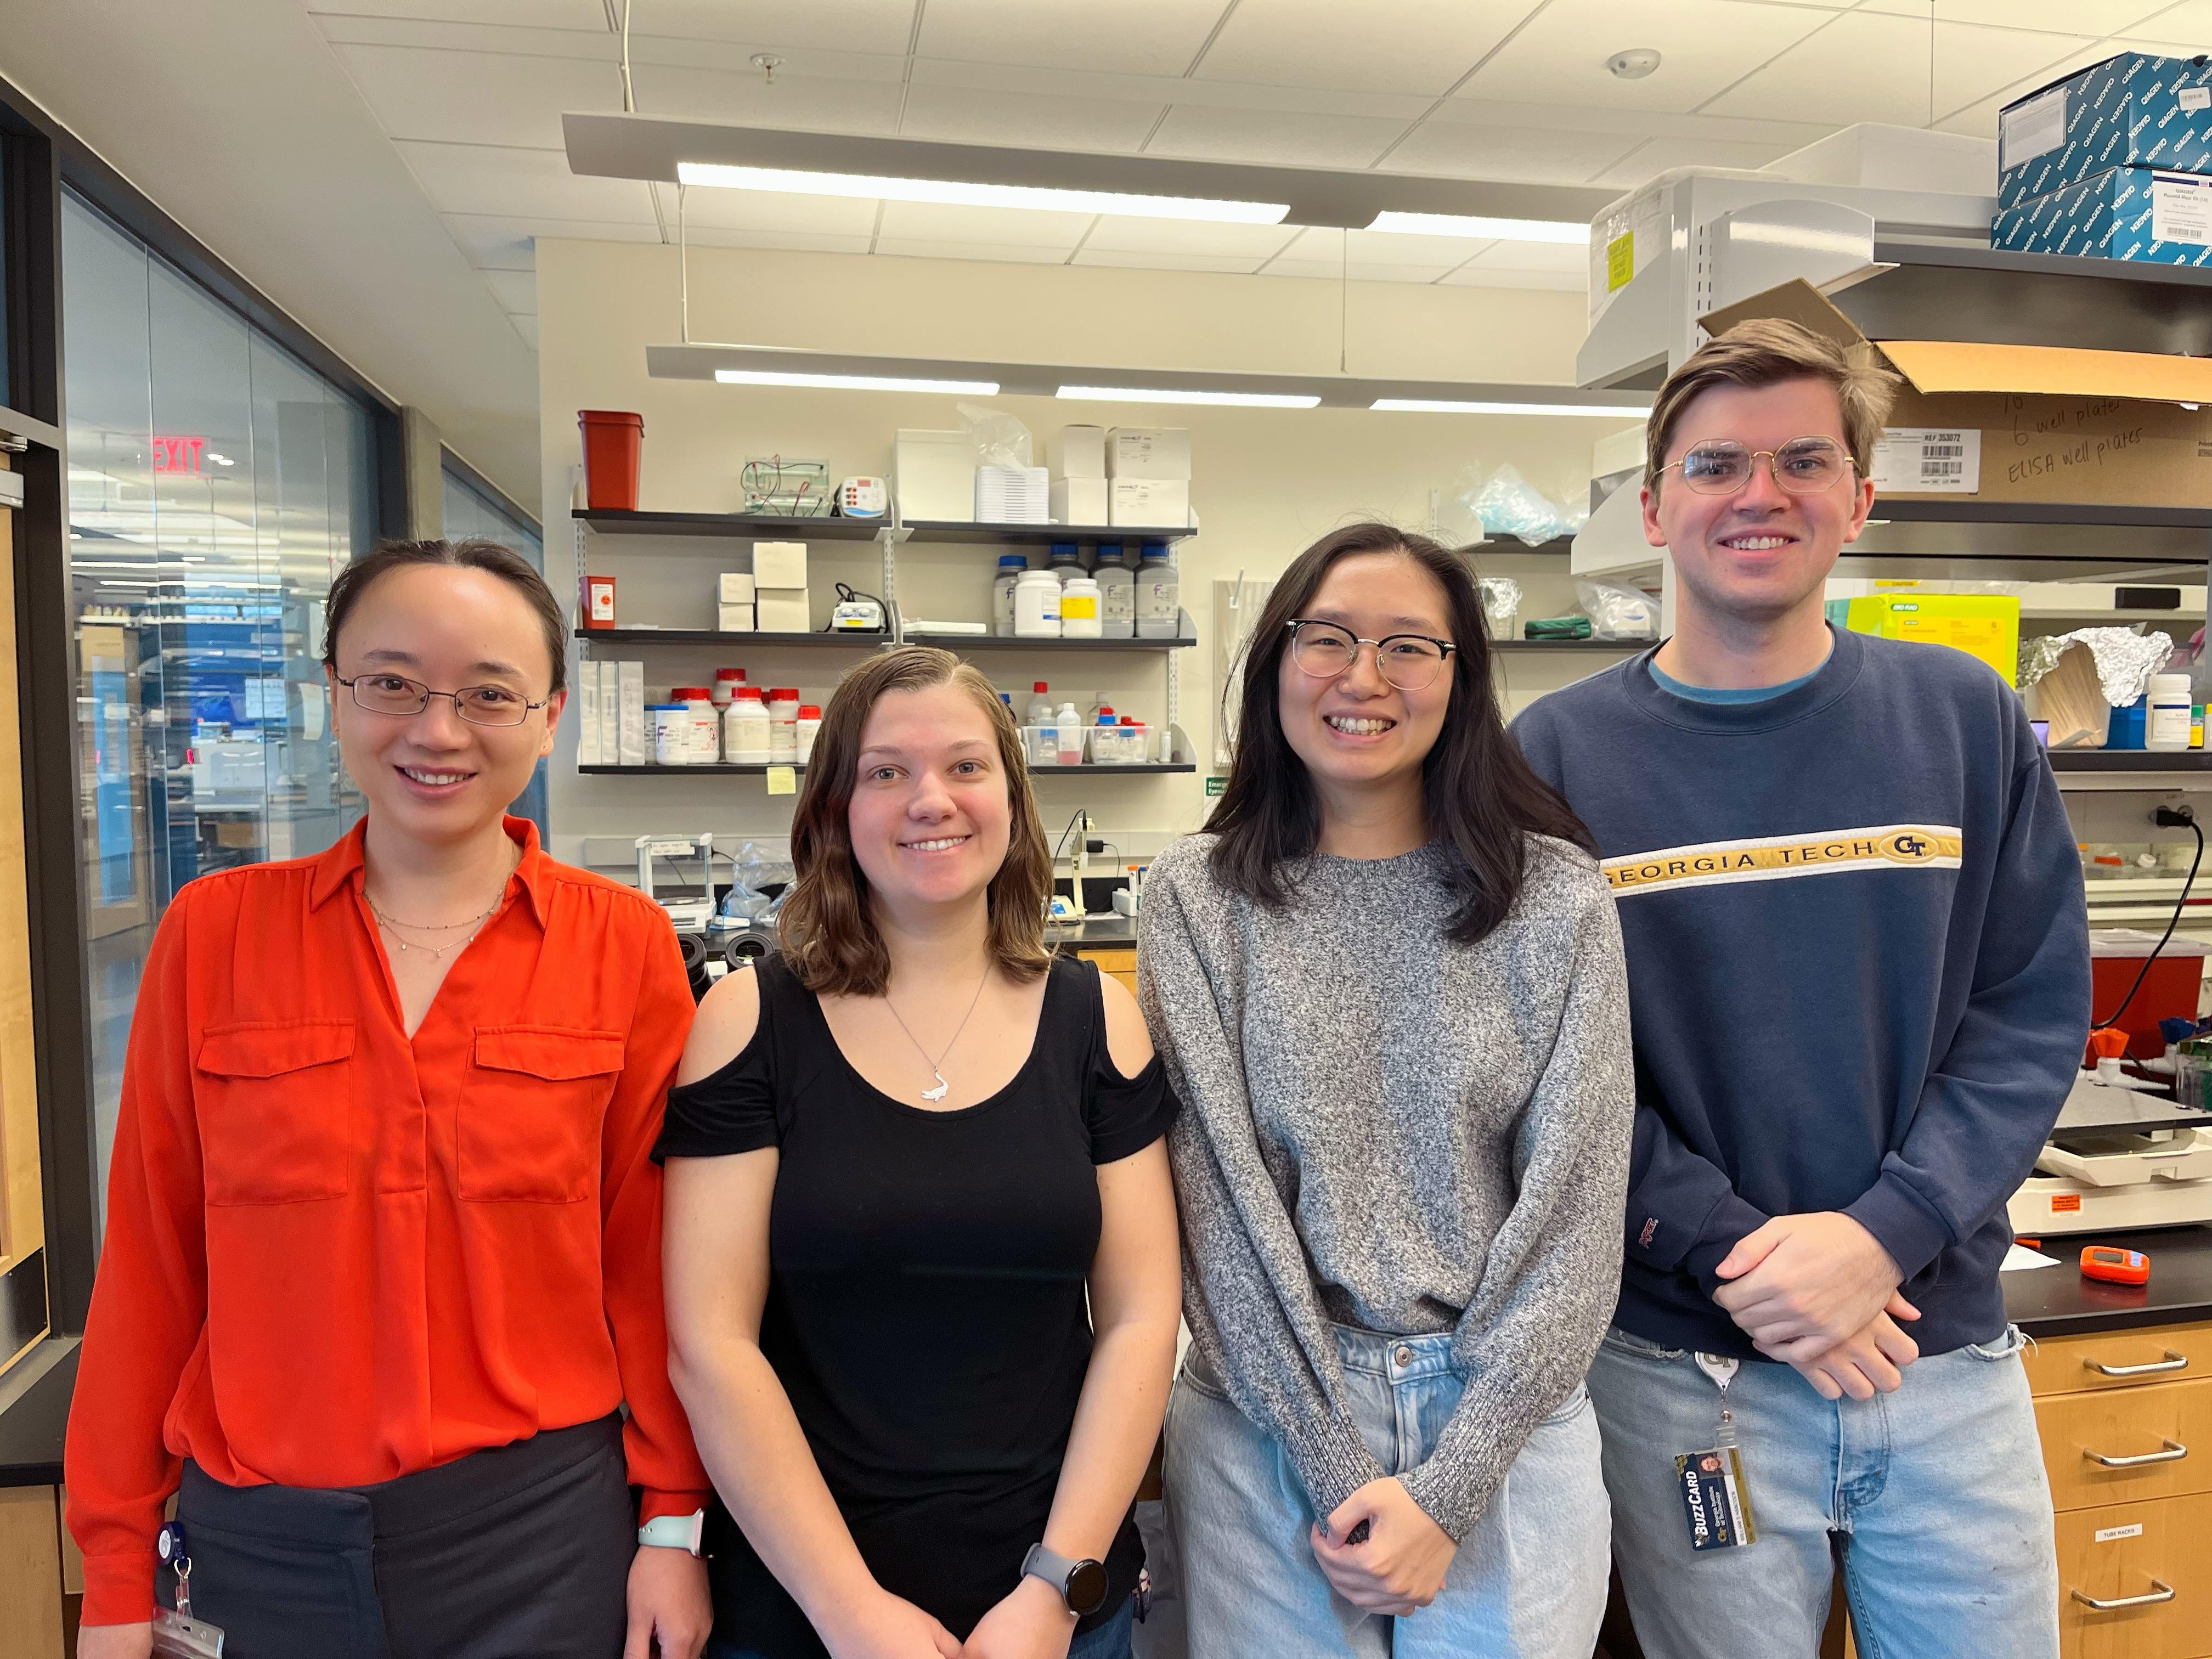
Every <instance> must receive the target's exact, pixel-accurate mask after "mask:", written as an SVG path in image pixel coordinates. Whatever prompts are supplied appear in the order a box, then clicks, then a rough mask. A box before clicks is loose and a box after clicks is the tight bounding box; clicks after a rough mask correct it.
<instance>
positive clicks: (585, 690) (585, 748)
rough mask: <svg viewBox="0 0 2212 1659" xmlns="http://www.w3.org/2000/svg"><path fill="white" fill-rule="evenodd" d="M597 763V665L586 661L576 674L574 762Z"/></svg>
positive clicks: (580, 764)
mask: <svg viewBox="0 0 2212 1659" xmlns="http://www.w3.org/2000/svg"><path fill="white" fill-rule="evenodd" d="M576 764H577V765H579V766H597V765H598V764H599V665H598V664H597V663H590V662H587V663H586V664H584V665H583V671H582V672H581V673H580V674H578V675H577V676H576Z"/></svg>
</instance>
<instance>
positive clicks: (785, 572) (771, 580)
mask: <svg viewBox="0 0 2212 1659" xmlns="http://www.w3.org/2000/svg"><path fill="white" fill-rule="evenodd" d="M752 582H753V615H754V623H755V625H756V626H757V628H758V629H760V631H761V632H762V633H763V634H805V633H807V632H810V631H811V629H812V628H813V626H814V620H813V612H812V611H811V609H810V608H809V606H808V604H807V597H806V544H805V542H755V543H754V544H753V577H752Z"/></svg>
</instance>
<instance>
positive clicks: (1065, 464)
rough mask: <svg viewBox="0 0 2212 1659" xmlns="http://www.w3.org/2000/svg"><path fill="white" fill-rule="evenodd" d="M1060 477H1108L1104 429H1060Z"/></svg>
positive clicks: (1089, 427) (1065, 427)
mask: <svg viewBox="0 0 2212 1659" xmlns="http://www.w3.org/2000/svg"><path fill="white" fill-rule="evenodd" d="M1105 476H1106V428H1104V427H1103V426H1064V427H1062V428H1060V477H1063V478H1103V477H1105Z"/></svg>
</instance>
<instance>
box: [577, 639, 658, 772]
mask: <svg viewBox="0 0 2212 1659" xmlns="http://www.w3.org/2000/svg"><path fill="white" fill-rule="evenodd" d="M621 666H622V665H620V664H619V663H613V662H605V661H602V662H596V663H590V662H587V663H586V664H585V665H584V668H585V671H586V672H587V673H588V672H590V671H593V670H597V671H598V673H599V764H600V765H602V766H612V765H614V764H615V763H617V761H619V760H621V759H622V707H621V705H622V684H621V678H622V677H621V674H620V672H619V671H620V668H621ZM643 668H644V665H643V664H640V665H639V669H640V671H641V672H642V671H643ZM638 690H639V692H640V693H641V694H642V693H643V691H644V690H645V687H644V684H643V682H642V681H641V682H640V683H639V685H638Z"/></svg>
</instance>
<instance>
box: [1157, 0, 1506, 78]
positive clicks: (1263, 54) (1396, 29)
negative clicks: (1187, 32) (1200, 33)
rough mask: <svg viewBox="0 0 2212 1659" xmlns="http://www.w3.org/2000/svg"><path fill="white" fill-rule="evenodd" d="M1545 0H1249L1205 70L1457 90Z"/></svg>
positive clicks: (1207, 73) (1204, 73) (1209, 52)
mask: <svg viewBox="0 0 2212 1659" xmlns="http://www.w3.org/2000/svg"><path fill="white" fill-rule="evenodd" d="M1539 3H1540V0H1484V3H1480V4H1470V3H1468V0H1360V3H1359V4H1358V7H1357V8H1349V7H1346V5H1345V4H1343V3H1342V0H1242V3H1240V4H1239V5H1238V6H1237V9H1236V10H1235V11H1234V12H1233V13H1231V15H1230V18H1229V21H1228V22H1227V23H1226V24H1225V25H1224V26H1223V27H1222V30H1221V33H1220V35H1219V36H1218V38H1217V39H1216V40H1214V42H1213V44H1212V46H1210V47H1208V48H1207V49H1206V57H1205V58H1203V59H1202V60H1201V61H1200V64H1199V66H1198V71H1197V74H1198V78H1199V79H1200V80H1206V81H1250V82H1261V83H1263V84H1266V85H1270V86H1294V87H1295V86H1308V87H1337V88H1352V89H1358V90H1365V91H1371V92H1399V93H1407V92H1411V93H1423V94H1427V95H1429V96H1431V97H1435V96H1437V95H1439V94H1443V93H1445V92H1449V90H1450V89H1451V88H1452V86H1453V83H1454V82H1457V81H1458V80H1459V79H1460V77H1461V76H1463V75H1465V74H1466V73H1467V72H1468V70H1471V69H1473V68H1474V66H1475V64H1478V63H1480V61H1481V60H1482V55H1483V54H1484V53H1485V52H1489V51H1490V50H1492V48H1493V47H1495V46H1497V45H1498V42H1499V41H1501V40H1504V38H1505V37H1506V35H1507V34H1508V33H1510V31H1511V30H1512V27H1513V26H1514V25H1515V24H1516V23H1517V22H1519V21H1521V20H1522V18H1523V17H1525V16H1527V15H1528V13H1530V12H1531V11H1534V9H1536V8H1537V5H1538V4H1539Z"/></svg>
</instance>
